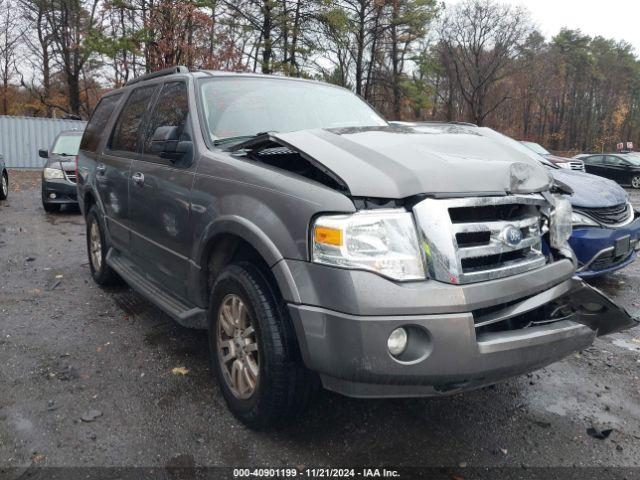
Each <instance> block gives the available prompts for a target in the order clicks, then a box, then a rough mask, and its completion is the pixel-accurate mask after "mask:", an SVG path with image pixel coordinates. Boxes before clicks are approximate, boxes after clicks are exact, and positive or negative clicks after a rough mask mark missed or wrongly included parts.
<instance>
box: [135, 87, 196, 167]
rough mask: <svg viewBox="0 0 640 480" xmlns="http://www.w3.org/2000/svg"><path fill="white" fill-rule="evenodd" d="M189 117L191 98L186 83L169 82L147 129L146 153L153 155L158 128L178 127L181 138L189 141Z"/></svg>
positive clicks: (161, 93)
mask: <svg viewBox="0 0 640 480" xmlns="http://www.w3.org/2000/svg"><path fill="white" fill-rule="evenodd" d="M188 115H189V98H188V95H187V84H186V83H184V82H169V83H166V84H165V85H164V87H162V92H160V95H159V97H158V101H157V102H156V108H155V110H154V112H153V116H152V119H151V121H150V122H149V124H148V127H147V128H146V129H145V142H144V152H145V153H146V154H151V155H153V153H152V152H151V139H152V138H153V132H155V131H156V128H158V127H178V128H179V132H180V134H179V135H180V138H181V139H183V140H187V138H184V137H185V133H184V127H185V123H186V121H187V116H188Z"/></svg>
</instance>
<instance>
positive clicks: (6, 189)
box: [2, 175, 9, 197]
mask: <svg viewBox="0 0 640 480" xmlns="http://www.w3.org/2000/svg"><path fill="white" fill-rule="evenodd" d="M8 194H9V185H8V184H7V177H5V176H4V175H2V196H3V197H6V196H7V195H8Z"/></svg>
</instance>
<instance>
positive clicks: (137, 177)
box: [131, 172, 144, 186]
mask: <svg viewBox="0 0 640 480" xmlns="http://www.w3.org/2000/svg"><path fill="white" fill-rule="evenodd" d="M131 180H133V183H135V184H136V185H140V186H142V185H144V175H143V174H142V173H141V172H136V173H134V174H133V175H131Z"/></svg>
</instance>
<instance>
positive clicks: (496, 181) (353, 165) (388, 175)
mask: <svg viewBox="0 0 640 480" xmlns="http://www.w3.org/2000/svg"><path fill="white" fill-rule="evenodd" d="M474 130H475V131H474ZM271 136H272V137H273V138H275V139H276V140H277V141H279V142H280V143H283V144H286V145H288V146H289V147H292V148H294V149H296V150H298V151H299V152H302V153H303V154H305V155H307V156H308V157H310V158H311V159H313V160H314V161H315V162H317V163H320V164H322V165H324V166H325V167H326V168H328V169H329V170H331V171H332V172H333V173H335V174H336V175H337V176H338V177H340V178H341V179H342V180H343V181H344V182H345V183H346V184H347V186H348V188H349V191H350V192H351V195H353V196H356V197H379V198H405V197H409V196H412V195H417V194H434V195H439V194H440V195H449V194H453V195H460V194H469V193H472V194H473V193H493V194H498V193H499V194H503V193H508V192H512V193H516V192H515V190H517V191H518V192H519V193H529V192H539V191H544V190H547V189H548V188H549V184H550V182H551V177H550V176H549V174H548V173H547V172H546V169H545V168H544V167H542V166H541V164H540V162H539V161H537V160H535V159H534V158H532V157H530V156H529V155H526V154H524V153H523V152H521V151H519V150H517V149H515V148H512V147H511V146H510V145H509V144H507V143H504V142H500V141H497V140H495V139H492V138H490V137H488V136H486V135H483V134H482V133H480V131H479V129H475V128H467V127H463V126H458V125H451V126H449V127H447V128H438V129H433V131H428V132H416V131H414V130H411V129H408V128H400V127H375V128H345V129H330V130H323V129H317V130H300V131H296V132H291V133H277V134H271Z"/></svg>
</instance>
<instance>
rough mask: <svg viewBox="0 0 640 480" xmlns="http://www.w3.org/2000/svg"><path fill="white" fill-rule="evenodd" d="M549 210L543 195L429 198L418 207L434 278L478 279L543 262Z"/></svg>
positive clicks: (517, 270) (499, 276)
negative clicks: (544, 219) (544, 238)
mask: <svg viewBox="0 0 640 480" xmlns="http://www.w3.org/2000/svg"><path fill="white" fill-rule="evenodd" d="M548 208H549V207H548V204H547V203H546V202H545V200H544V199H543V198H542V196H540V195H513V196H505V197H474V198H455V199H444V200H440V199H426V200H423V201H422V202H420V203H418V204H417V205H416V206H415V207H414V209H413V210H414V213H415V216H416V221H417V223H418V227H419V230H420V233H421V236H422V241H423V247H424V251H425V255H426V257H427V263H428V266H429V273H430V276H431V277H432V278H435V279H436V280H440V281H443V282H447V283H454V284H457V283H472V282H480V281H486V280H491V279H495V278H502V277H507V276H510V275H516V274H518V273H522V272H526V271H528V270H533V269H535V268H539V267H541V266H543V265H544V264H545V263H546V257H545V256H544V255H543V254H542V243H541V237H542V235H543V233H544V229H543V223H542V218H543V217H542V215H543V213H545V214H548ZM544 228H546V227H544ZM507 233H509V234H514V235H515V241H513V240H514V238H510V239H507V238H505V235H506V234H507ZM509 240H511V241H509Z"/></svg>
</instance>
